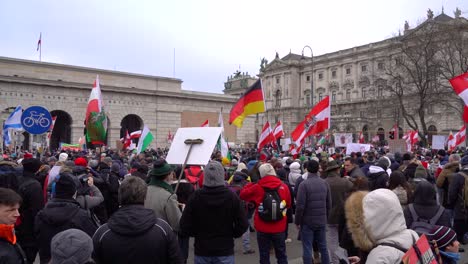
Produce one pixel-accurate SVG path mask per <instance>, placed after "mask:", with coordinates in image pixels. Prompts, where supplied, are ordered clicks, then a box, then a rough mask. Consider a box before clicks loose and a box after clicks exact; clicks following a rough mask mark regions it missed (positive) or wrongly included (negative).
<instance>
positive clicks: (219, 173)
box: [203, 161, 225, 187]
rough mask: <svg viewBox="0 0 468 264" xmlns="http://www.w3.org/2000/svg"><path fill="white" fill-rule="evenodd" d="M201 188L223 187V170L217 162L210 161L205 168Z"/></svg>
mask: <svg viewBox="0 0 468 264" xmlns="http://www.w3.org/2000/svg"><path fill="white" fill-rule="evenodd" d="M204 174H205V176H204V179H203V186H207V187H216V186H224V185H225V183H224V168H223V165H222V164H221V163H219V162H218V161H210V162H209V163H208V165H206V167H205V171H204Z"/></svg>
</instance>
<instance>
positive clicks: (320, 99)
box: [319, 93, 323, 101]
mask: <svg viewBox="0 0 468 264" xmlns="http://www.w3.org/2000/svg"><path fill="white" fill-rule="evenodd" d="M322 97H323V94H322V93H319V101H322V99H323V98H322Z"/></svg>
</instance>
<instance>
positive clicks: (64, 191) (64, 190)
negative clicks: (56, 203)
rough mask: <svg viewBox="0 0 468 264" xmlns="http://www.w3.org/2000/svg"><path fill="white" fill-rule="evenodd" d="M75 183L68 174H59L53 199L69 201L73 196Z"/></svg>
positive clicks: (75, 187)
mask: <svg viewBox="0 0 468 264" xmlns="http://www.w3.org/2000/svg"><path fill="white" fill-rule="evenodd" d="M76 189H77V183H76V182H75V180H74V178H73V177H72V176H71V175H69V174H60V176H59V179H58V181H57V182H56V183H55V198H62V199H71V198H73V195H75V193H76Z"/></svg>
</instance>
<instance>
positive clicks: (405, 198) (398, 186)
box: [388, 170, 412, 206]
mask: <svg viewBox="0 0 468 264" xmlns="http://www.w3.org/2000/svg"><path fill="white" fill-rule="evenodd" d="M388 189H390V190H392V191H393V192H394V193H395V194H396V195H397V197H398V200H400V204H401V205H402V206H406V205H407V204H409V203H410V201H411V197H412V192H411V188H410V186H409V184H408V182H407V181H406V177H405V175H404V174H403V172H401V171H399V170H396V171H393V172H392V173H391V174H390V179H389V181H388Z"/></svg>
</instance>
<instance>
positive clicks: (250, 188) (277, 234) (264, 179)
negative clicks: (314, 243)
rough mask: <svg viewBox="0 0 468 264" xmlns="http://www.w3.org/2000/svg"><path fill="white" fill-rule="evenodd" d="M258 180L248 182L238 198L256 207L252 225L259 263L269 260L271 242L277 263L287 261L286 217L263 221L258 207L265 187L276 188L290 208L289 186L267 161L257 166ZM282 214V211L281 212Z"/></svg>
mask: <svg viewBox="0 0 468 264" xmlns="http://www.w3.org/2000/svg"><path fill="white" fill-rule="evenodd" d="M258 171H259V174H260V180H259V181H258V182H257V183H248V184H247V185H245V186H244V188H243V189H242V190H241V193H240V198H241V199H242V200H244V201H245V202H247V203H253V204H254V205H255V207H256V208H257V209H256V210H255V214H254V226H255V229H256V231H257V244H258V251H259V253H260V263H269V262H270V245H271V244H273V247H274V250H275V256H276V258H277V261H278V263H287V256H286V243H285V240H286V233H285V231H286V224H287V217H282V218H281V219H280V220H277V221H271V222H268V221H265V220H263V219H262V218H261V217H260V216H259V212H258V207H259V205H260V204H261V203H263V198H264V196H265V189H273V190H276V191H277V193H278V195H279V197H280V199H281V201H282V202H283V201H284V204H285V208H287V210H289V208H291V194H290V192H289V188H288V186H287V185H286V184H284V183H283V182H282V181H281V180H280V179H279V178H278V177H277V176H276V172H275V169H274V168H273V166H272V165H271V164H269V163H265V164H262V165H260V167H259V168H258ZM283 214H284V213H283Z"/></svg>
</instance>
